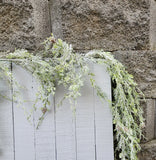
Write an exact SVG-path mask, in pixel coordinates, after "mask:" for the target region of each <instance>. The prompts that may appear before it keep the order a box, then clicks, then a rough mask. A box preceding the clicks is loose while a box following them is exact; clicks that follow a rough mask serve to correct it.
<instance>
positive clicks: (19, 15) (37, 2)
mask: <svg viewBox="0 0 156 160" xmlns="http://www.w3.org/2000/svg"><path fill="white" fill-rule="evenodd" d="M50 26H51V22H50V12H49V1H48V0H3V1H0V51H6V50H14V49H15V48H25V49H29V50H33V49H35V48H36V47H38V46H39V45H40V42H42V41H43V40H44V39H45V38H46V37H48V36H50V33H51V27H50Z"/></svg>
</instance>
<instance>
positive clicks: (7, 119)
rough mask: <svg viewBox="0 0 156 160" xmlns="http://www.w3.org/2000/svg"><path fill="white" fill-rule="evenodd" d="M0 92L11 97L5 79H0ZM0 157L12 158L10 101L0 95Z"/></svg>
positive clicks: (7, 159)
mask: <svg viewBox="0 0 156 160" xmlns="http://www.w3.org/2000/svg"><path fill="white" fill-rule="evenodd" d="M0 93H1V94H2V95H3V96H7V97H8V98H10V99H12V97H11V88H10V87H9V84H7V82H6V80H5V79H0ZM0 159H1V160H13V159H14V152H13V123H12V101H8V100H6V99H4V98H2V97H0Z"/></svg>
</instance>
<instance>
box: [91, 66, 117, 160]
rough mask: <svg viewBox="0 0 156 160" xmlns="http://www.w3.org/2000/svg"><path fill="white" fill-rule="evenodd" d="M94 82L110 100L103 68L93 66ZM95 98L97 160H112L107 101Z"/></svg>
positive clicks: (109, 89)
mask: <svg viewBox="0 0 156 160" xmlns="http://www.w3.org/2000/svg"><path fill="white" fill-rule="evenodd" d="M94 74H95V80H96V83H97V84H98V86H99V87H100V88H101V89H102V90H103V91H104V92H105V93H106V94H107V97H108V99H110V100H111V80H110V76H109V75H108V73H107V72H106V67H105V66H102V65H101V66H100V65H98V64H94ZM94 96H95V102H94V105H95V133H96V155H97V160H114V156H113V155H114V153H113V128H112V114H111V111H110V108H109V104H108V102H107V101H104V102H102V101H101V100H100V99H99V97H97V95H96V92H95V94H94Z"/></svg>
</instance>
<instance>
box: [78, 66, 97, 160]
mask: <svg viewBox="0 0 156 160" xmlns="http://www.w3.org/2000/svg"><path fill="white" fill-rule="evenodd" d="M90 68H92V65H90ZM81 94H82V95H81V97H80V98H79V99H78V104H77V107H76V140H77V160H95V134H94V95H93V88H92V87H91V85H90V83H89V78H88V77H86V82H85V83H84V87H83V88H82V89H81Z"/></svg>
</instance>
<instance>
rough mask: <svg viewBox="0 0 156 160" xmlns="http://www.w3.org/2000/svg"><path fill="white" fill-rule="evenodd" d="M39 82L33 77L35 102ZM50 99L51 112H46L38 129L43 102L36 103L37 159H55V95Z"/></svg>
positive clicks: (49, 107)
mask: <svg viewBox="0 0 156 160" xmlns="http://www.w3.org/2000/svg"><path fill="white" fill-rule="evenodd" d="M38 87H39V85H38V83H37V82H36V80H35V79H34V78H33V100H34V102H35V99H36V93H37V91H38ZM49 100H50V102H51V104H50V106H48V109H49V112H48V113H47V114H46V116H45V118H44V120H43V122H42V124H41V125H40V126H39V128H38V129H36V128H37V125H38V122H39V117H41V115H42V112H41V110H40V108H41V107H42V103H41V102H40V101H39V102H38V103H37V104H36V107H37V111H36V112H34V122H35V125H34V126H35V130H34V131H35V150H36V160H55V157H56V155H55V121H54V101H53V97H52V96H50V97H49Z"/></svg>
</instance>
